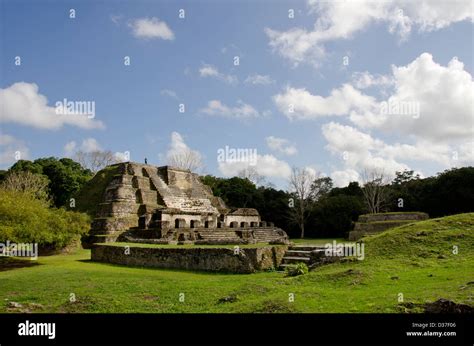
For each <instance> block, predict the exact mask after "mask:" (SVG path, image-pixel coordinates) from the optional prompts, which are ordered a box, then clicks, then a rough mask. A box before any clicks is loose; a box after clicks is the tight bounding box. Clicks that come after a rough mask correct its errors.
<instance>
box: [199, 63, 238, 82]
mask: <svg viewBox="0 0 474 346" xmlns="http://www.w3.org/2000/svg"><path fill="white" fill-rule="evenodd" d="M199 75H200V76H201V77H204V78H206V77H212V78H216V79H218V80H220V81H223V82H225V83H227V84H237V83H238V81H239V80H238V78H237V77H236V76H233V75H228V74H224V73H221V72H219V70H218V69H217V67H215V66H213V65H209V64H204V65H203V66H202V67H201V68H200V69H199Z"/></svg>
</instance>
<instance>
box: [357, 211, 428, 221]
mask: <svg viewBox="0 0 474 346" xmlns="http://www.w3.org/2000/svg"><path fill="white" fill-rule="evenodd" d="M426 219H428V214H426V213H421V212H413V213H379V214H365V215H360V216H359V222H377V221H399V220H402V221H408V220H414V221H420V220H426Z"/></svg>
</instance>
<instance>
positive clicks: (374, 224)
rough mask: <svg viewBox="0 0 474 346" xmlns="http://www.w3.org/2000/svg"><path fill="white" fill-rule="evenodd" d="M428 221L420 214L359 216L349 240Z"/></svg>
mask: <svg viewBox="0 0 474 346" xmlns="http://www.w3.org/2000/svg"><path fill="white" fill-rule="evenodd" d="M426 219H428V214H426V213H421V212H405V213H379V214H365V215H360V216H359V219H358V222H356V224H355V226H354V230H353V231H351V232H349V240H352V241H355V240H359V239H360V238H362V237H363V236H365V235H370V234H376V233H380V232H383V231H385V230H387V229H390V228H395V227H399V226H403V225H406V224H409V223H413V222H417V221H422V220H426Z"/></svg>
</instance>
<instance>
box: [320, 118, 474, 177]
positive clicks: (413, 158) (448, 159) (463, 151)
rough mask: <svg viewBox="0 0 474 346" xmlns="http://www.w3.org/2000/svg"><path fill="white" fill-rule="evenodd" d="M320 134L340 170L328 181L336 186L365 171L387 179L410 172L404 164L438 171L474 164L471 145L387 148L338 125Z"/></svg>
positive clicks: (422, 143) (418, 144) (421, 144)
mask: <svg viewBox="0 0 474 346" xmlns="http://www.w3.org/2000/svg"><path fill="white" fill-rule="evenodd" d="M322 132H323V136H324V138H325V139H326V140H327V141H328V144H327V146H326V148H327V149H328V150H329V151H330V152H331V153H332V154H334V155H336V156H337V157H339V158H340V159H341V162H342V164H343V166H344V169H343V170H336V171H334V172H333V173H332V174H331V177H333V179H334V180H335V181H336V179H337V181H338V183H339V184H340V185H339V186H341V185H343V184H345V183H346V182H347V181H348V180H350V181H353V180H356V179H355V178H356V177H358V173H361V172H363V171H364V170H366V169H368V170H370V169H379V170H380V169H381V170H383V171H385V173H386V174H387V175H389V176H392V177H393V176H394V173H395V172H396V171H403V170H405V169H410V166H409V165H408V164H407V163H408V162H409V163H414V164H418V163H419V162H428V163H435V164H438V165H439V166H440V167H442V168H449V167H453V166H463V165H466V164H468V163H469V162H470V163H471V164H472V162H473V161H474V160H473V158H474V156H473V151H472V143H471V145H470V146H469V145H466V144H462V145H448V144H443V143H435V144H434V143H431V142H427V141H418V142H416V143H415V144H400V143H395V144H387V143H385V142H384V141H382V140H380V139H377V138H373V137H372V136H371V135H369V134H367V133H363V132H361V131H360V130H357V129H356V128H354V127H351V126H345V125H341V124H338V123H334V122H331V123H328V124H325V125H323V127H322Z"/></svg>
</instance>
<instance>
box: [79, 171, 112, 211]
mask: <svg viewBox="0 0 474 346" xmlns="http://www.w3.org/2000/svg"><path fill="white" fill-rule="evenodd" d="M116 174H119V166H118V165H114V166H108V167H106V168H104V169H102V170H101V171H99V172H97V173H96V175H94V177H93V178H92V179H91V180H89V181H88V182H87V183H86V184H85V185H84V187H83V188H82V189H81V191H79V193H78V194H77V196H76V197H75V198H76V209H77V210H79V211H81V212H84V213H87V214H89V215H90V216H91V217H95V215H96V213H97V208H98V206H99V203H102V202H103V201H102V199H103V198H104V193H105V188H106V187H107V185H109V183H110V182H111V181H112V179H113V177H114V176H115V175H116Z"/></svg>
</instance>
